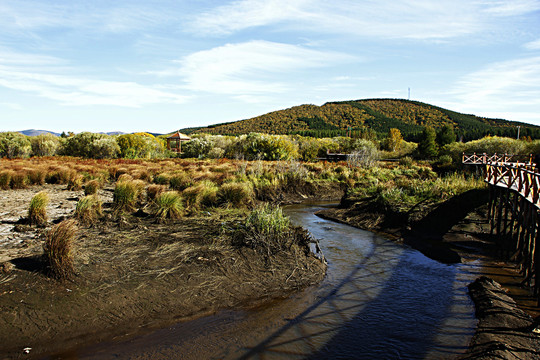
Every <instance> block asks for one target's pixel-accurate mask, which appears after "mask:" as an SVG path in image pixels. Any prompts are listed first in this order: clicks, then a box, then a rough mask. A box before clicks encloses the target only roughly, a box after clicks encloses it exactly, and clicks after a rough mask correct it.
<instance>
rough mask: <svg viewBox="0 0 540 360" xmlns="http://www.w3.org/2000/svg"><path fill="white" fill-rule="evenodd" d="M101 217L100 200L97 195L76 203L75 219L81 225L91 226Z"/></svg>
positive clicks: (88, 196)
mask: <svg viewBox="0 0 540 360" xmlns="http://www.w3.org/2000/svg"><path fill="white" fill-rule="evenodd" d="M101 215H102V208H101V200H99V198H98V197H97V195H87V196H85V197H83V198H81V199H80V200H79V201H78V202H77V206H76V208H75V217H76V218H77V220H78V221H79V222H80V223H81V224H83V225H92V224H94V223H96V221H97V220H98V219H99V218H100V216H101Z"/></svg>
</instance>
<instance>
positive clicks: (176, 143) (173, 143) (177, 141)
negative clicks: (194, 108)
mask: <svg viewBox="0 0 540 360" xmlns="http://www.w3.org/2000/svg"><path fill="white" fill-rule="evenodd" d="M189 140H191V138H190V137H189V136H187V135H185V134H182V133H181V132H179V131H177V132H175V133H174V134H172V135H171V136H169V137H167V149H169V150H170V151H174V152H176V153H181V152H182V141H189Z"/></svg>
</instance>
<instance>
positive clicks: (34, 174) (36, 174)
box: [28, 168, 47, 185]
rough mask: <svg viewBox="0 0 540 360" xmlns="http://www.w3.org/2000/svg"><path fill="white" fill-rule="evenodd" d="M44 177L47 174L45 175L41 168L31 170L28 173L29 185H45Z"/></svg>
mask: <svg viewBox="0 0 540 360" xmlns="http://www.w3.org/2000/svg"><path fill="white" fill-rule="evenodd" d="M46 175H47V173H46V171H45V169H43V168H36V169H31V170H30V171H29V172H28V180H29V181H30V183H31V184H34V185H43V184H45V177H46Z"/></svg>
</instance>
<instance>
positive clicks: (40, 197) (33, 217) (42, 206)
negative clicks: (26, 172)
mask: <svg viewBox="0 0 540 360" xmlns="http://www.w3.org/2000/svg"><path fill="white" fill-rule="evenodd" d="M48 204H49V194H47V193H46V192H45V191H40V192H38V193H37V194H36V195H34V197H32V200H30V207H29V208H28V220H29V221H30V224H32V225H37V226H45V225H46V224H47V205H48Z"/></svg>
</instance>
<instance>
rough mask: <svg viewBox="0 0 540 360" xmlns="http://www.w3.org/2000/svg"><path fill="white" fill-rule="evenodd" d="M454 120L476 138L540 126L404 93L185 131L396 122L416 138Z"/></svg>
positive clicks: (319, 131)
mask: <svg viewBox="0 0 540 360" xmlns="http://www.w3.org/2000/svg"><path fill="white" fill-rule="evenodd" d="M447 124H450V125H452V126H453V127H454V129H455V132H456V134H457V135H458V137H463V140H472V139H477V138H481V137H483V136H486V135H499V136H510V137H515V136H516V135H517V127H518V126H520V136H530V137H531V138H540V127H539V126H535V125H531V124H525V123H519V122H514V121H508V120H502V119H488V118H481V117H478V116H474V115H466V114H460V113H457V112H455V111H451V110H447V109H443V108H440V107H437V106H433V105H429V104H425V103H421V102H419V101H409V100H400V99H366V100H354V101H339V102H329V103H326V104H324V105H322V106H316V105H300V106H295V107H292V108H289V109H285V110H279V111H273V112H270V113H268V114H265V115H261V116H257V117H254V118H251V119H247V120H240V121H235V122H230V123H223V124H217V125H211V126H208V127H202V128H188V129H181V130H180V131H181V132H184V133H188V134H189V133H210V134H222V135H239V134H247V133H250V132H261V133H269V134H300V135H306V136H316V137H325V136H336V135H345V134H347V131H350V132H352V135H358V136H364V137H371V136H375V135H379V136H382V135H386V134H387V133H388V130H389V129H391V128H397V129H399V130H400V131H401V133H402V134H403V136H404V137H405V138H406V139H409V140H413V139H415V138H416V137H417V136H418V134H420V133H421V132H422V130H423V128H424V126H428V125H429V126H432V127H434V128H440V127H442V126H444V125H447Z"/></svg>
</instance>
